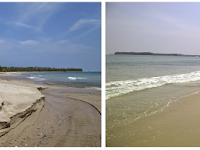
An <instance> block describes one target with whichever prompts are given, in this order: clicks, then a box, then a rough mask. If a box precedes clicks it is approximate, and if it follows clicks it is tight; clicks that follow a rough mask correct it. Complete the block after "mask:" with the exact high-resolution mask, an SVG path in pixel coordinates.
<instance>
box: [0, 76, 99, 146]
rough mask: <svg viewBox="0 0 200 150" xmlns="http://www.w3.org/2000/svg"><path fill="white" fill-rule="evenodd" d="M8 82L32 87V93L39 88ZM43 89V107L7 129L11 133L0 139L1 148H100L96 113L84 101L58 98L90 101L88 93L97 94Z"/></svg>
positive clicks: (72, 89) (85, 91)
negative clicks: (85, 97) (84, 96)
mask: <svg viewBox="0 0 200 150" xmlns="http://www.w3.org/2000/svg"><path fill="white" fill-rule="evenodd" d="M1 75H2V74H1ZM1 75H0V76H1ZM2 76H3V75H2ZM1 80H2V79H0V81H1ZM6 81H7V80H6ZM7 82H18V83H20V84H21V86H31V87H34V88H35V89H37V88H38V86H39V87H41V85H38V84H33V85H30V83H32V82H24V81H13V80H8V81H7ZM10 84H11V83H10ZM43 88H45V89H43V90H42V91H41V93H40V92H39V91H38V92H39V93H40V94H41V95H44V96H45V100H44V101H42V102H43V103H42V102H40V103H37V109H36V110H35V111H34V112H32V113H31V114H29V115H27V117H25V118H22V119H21V121H20V122H17V124H13V125H12V126H10V127H8V128H9V129H11V130H9V132H8V133H6V134H5V135H3V136H1V137H0V146H1V147H13V146H18V147H24V146H27V147H34V146H37V147H56V146H61V147H63V146H64V147H65V146H69V147H86V146H89V147H91V146H94V147H96V146H98V147H99V146H101V115H100V113H99V112H98V111H97V109H96V108H94V107H93V106H91V105H90V104H88V103H86V102H84V101H80V100H75V99H72V98H67V97H64V96H62V95H61V94H62V93H63V92H66V93H68V92H70V93H71V94H72V93H74V94H76V93H85V94H87V93H88V98H89V97H90V95H91V94H89V93H92V94H97V95H98V98H99V97H101V96H100V91H96V90H89V89H78V88H69V87H66V88H64V87H52V86H48V87H47V86H44V87H43ZM72 96H73V94H72ZM73 97H74V96H73ZM19 118H20V117H19ZM8 128H7V129H8ZM0 131H1V130H0Z"/></svg>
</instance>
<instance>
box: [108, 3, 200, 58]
mask: <svg viewBox="0 0 200 150" xmlns="http://www.w3.org/2000/svg"><path fill="white" fill-rule="evenodd" d="M199 8H200V2H193V3H192V2H185V3H184V2H151V3H150V2H140V3H138V2H130V3H111V2H110V3H106V53H107V54H113V53H114V52H117V51H135V52H142V51H143V52H156V53H181V54H198V55H200V49H199V48H200V42H199V39H200V19H199V18H200V9H199Z"/></svg>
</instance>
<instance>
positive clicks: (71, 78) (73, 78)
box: [68, 77, 76, 80]
mask: <svg viewBox="0 0 200 150" xmlns="http://www.w3.org/2000/svg"><path fill="white" fill-rule="evenodd" d="M68 79H70V80H76V77H68Z"/></svg>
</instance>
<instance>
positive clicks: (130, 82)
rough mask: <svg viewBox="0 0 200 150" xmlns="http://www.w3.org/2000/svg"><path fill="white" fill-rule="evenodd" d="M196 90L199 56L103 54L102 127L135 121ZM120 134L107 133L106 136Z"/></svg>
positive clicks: (199, 85) (199, 78)
mask: <svg viewBox="0 0 200 150" xmlns="http://www.w3.org/2000/svg"><path fill="white" fill-rule="evenodd" d="M197 91H200V58H198V57H177V56H133V55H132V56H131V55H107V56H106V128H107V133H110V132H109V130H111V129H113V128H116V127H123V126H124V125H127V124H130V123H133V122H136V121H137V120H139V119H141V118H144V117H147V116H149V115H153V114H154V113H157V112H159V111H162V110H164V109H165V108H166V107H170V104H171V103H175V102H176V101H178V100H179V98H180V97H181V96H185V95H189V94H191V93H195V92H197ZM120 135H122V134H117V135H112V134H107V139H109V138H111V137H112V136H120Z"/></svg>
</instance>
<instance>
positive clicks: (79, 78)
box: [68, 77, 87, 80]
mask: <svg viewBox="0 0 200 150" xmlns="http://www.w3.org/2000/svg"><path fill="white" fill-rule="evenodd" d="M68 79H70V80H84V79H87V78H83V77H68Z"/></svg>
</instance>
